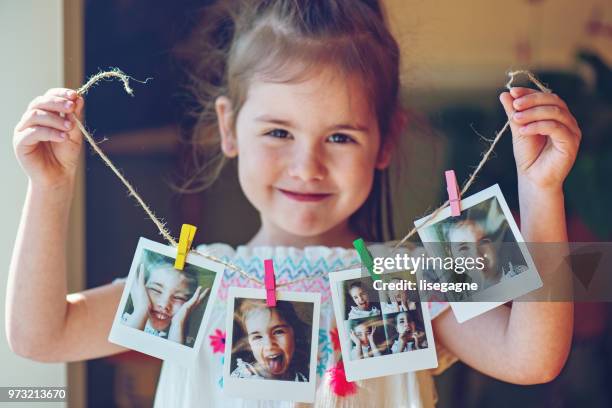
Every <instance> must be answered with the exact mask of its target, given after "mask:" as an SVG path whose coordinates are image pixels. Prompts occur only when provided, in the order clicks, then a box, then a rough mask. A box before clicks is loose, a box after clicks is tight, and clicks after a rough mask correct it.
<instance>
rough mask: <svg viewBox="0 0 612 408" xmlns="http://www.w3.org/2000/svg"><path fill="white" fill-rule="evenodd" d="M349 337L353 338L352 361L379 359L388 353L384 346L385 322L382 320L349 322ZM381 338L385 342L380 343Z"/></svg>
mask: <svg viewBox="0 0 612 408" xmlns="http://www.w3.org/2000/svg"><path fill="white" fill-rule="evenodd" d="M348 326H349V330H350V331H349V335H350V336H351V342H352V345H351V359H352V360H361V359H363V358H369V357H378V356H381V355H383V354H385V353H386V351H387V350H386V346H385V345H384V336H385V334H384V329H383V327H382V326H383V322H382V320H381V319H380V318H377V317H374V318H372V317H371V318H366V319H360V320H349V321H348ZM380 338H382V339H383V341H382V342H381V341H380Z"/></svg>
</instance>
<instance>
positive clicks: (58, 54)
mask: <svg viewBox="0 0 612 408" xmlns="http://www.w3.org/2000/svg"><path fill="white" fill-rule="evenodd" d="M80 4H81V3H80V0H79V1H72V0H67V1H66V9H67V10H68V9H69V10H70V12H66V13H65V7H64V2H63V1H62V0H48V1H36V0H23V1H0V27H1V31H0V50H2V64H1V68H0V89H2V93H3V95H2V100H3V103H2V109H0V135H2V136H1V137H2V141H1V142H0V185H1V186H2V190H3V192H4V194H3V199H2V200H1V201H0V225H2V229H0V259H2V262H3V264H2V265H3V267H0V316H2V325H1V329H0V331H1V335H0V361H1V362H2V367H3V368H4V369H3V370H2V371H1V372H0V386H66V384H67V375H68V369H67V366H66V364H40V363H36V362H32V361H29V360H27V359H23V358H20V357H18V356H16V355H14V354H13V353H12V352H11V351H10V349H9V347H8V344H7V340H6V333H5V326H4V322H5V319H4V312H5V303H4V302H5V292H6V278H7V270H8V265H9V262H10V256H11V252H12V248H13V245H14V240H15V236H16V231H17V226H18V222H19V216H20V213H21V207H22V205H23V200H24V197H25V191H26V184H27V180H26V177H25V175H24V173H23V172H22V171H21V169H20V168H19V165H18V163H17V161H16V160H15V157H14V154H13V148H12V133H13V128H14V126H15V125H16V123H17V122H18V120H19V118H20V117H21V115H22V113H23V112H24V110H25V108H26V106H27V104H28V103H29V101H30V100H31V99H32V98H33V97H35V96H37V95H39V94H41V93H43V92H44V91H45V90H46V89H48V88H51V87H61V86H64V84H65V83H70V82H72V83H74V82H75V81H79V82H80V79H78V77H79V75H80V64H81V62H80V59H81V55H80V54H81V50H80V45H79V44H80V36H81V34H80V32H79V30H80V28H79V27H80V23H81V19H80V16H79V13H75V11H78V10H80ZM65 16H71V19H72V20H71V21H68V22H67V24H66V25H64V19H65ZM75 19H76V20H75ZM75 21H76V22H77V23H78V24H76V31H74V29H75V24H74V22H75ZM65 28H70V30H72V31H73V33H76V35H77V36H78V37H77V41H76V42H75V41H66V42H65V41H64V29H65ZM70 30H68V31H70ZM65 56H70V60H66V61H67V64H65ZM81 196H82V188H81V187H79V189H78V193H77V202H76V203H75V204H76V205H74V210H73V214H72V218H73V220H72V221H73V222H72V224H73V225H72V226H71V241H73V243H74V240H75V239H76V241H77V242H80V241H81V240H82V236H83V233H82V230H83V224H82V222H79V217H80V208H81V207H82V200H81V199H78V197H81ZM75 245H76V244H75ZM77 248H78V247H77ZM81 253H82V251H78V250H77V254H76V256H75V258H74V259H72V262H71V266H70V271H69V274H70V276H71V279H70V282H69V286H70V288H71V289H73V290H74V289H77V288H79V287H81V286H80V282H81V281H80V279H79V277H80V276H81V275H82V266H81V265H82V261H83V257H82V255H81ZM8 367H10V368H9V369H7V368H8ZM78 367H79V366H78V365H76V366H74V367H71V371H74V370H75V369H77V370H78ZM77 383H78V382H77ZM71 391H73V394H74V395H73V396H72V397H71V402H72V403H71V405H72V406H82V405H80V404H79V401H80V400H79V398H82V394H81V392H80V387H79V386H78V385H77V386H75V387H74V389H73V388H72V387H71ZM66 405H67V404H64V403H55V404H45V406H46V407H65V406H66ZM0 406H2V403H0ZM11 406H12V405H11Z"/></svg>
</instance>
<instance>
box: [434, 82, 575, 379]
mask: <svg viewBox="0 0 612 408" xmlns="http://www.w3.org/2000/svg"><path fill="white" fill-rule="evenodd" d="M500 99H501V101H502V104H503V105H504V108H505V110H506V113H507V114H508V117H509V118H510V119H511V128H512V138H513V148H514V156H515V159H516V163H517V172H518V180H519V184H518V186H519V197H520V210H521V226H522V228H521V231H522V233H523V236H524V238H525V240H526V241H527V242H548V243H558V244H556V246H557V251H555V250H551V251H550V254H549V255H547V254H546V253H545V252H546V251H544V250H543V249H542V250H539V251H537V253H535V254H533V255H534V261H535V263H536V265H537V266H538V271H539V272H540V274H541V277H542V280H543V281H544V282H545V284H546V282H555V281H557V282H559V281H564V282H570V279H571V276H570V273H569V271H567V270H561V271H555V270H554V269H556V268H551V267H550V265H551V264H553V262H555V263H556V264H560V263H561V259H559V258H560V256H559V255H560V253H559V252H560V251H559V250H558V247H559V246H560V245H559V243H560V244H562V243H564V242H567V232H566V224H565V208H564V202H563V189H562V184H563V180H564V179H565V177H566V175H567V173H568V172H569V170H570V168H571V166H572V165H573V162H574V160H575V157H576V153H577V151H578V145H579V142H580V138H581V133H580V129H579V128H578V125H577V124H576V121H575V119H574V118H573V116H572V115H571V114H570V113H569V111H568V109H567V106H566V105H565V103H564V102H563V101H562V100H561V99H560V98H559V97H557V96H556V95H554V94H544V93H541V92H535V91H533V90H529V89H526V88H513V89H512V91H511V92H510V93H508V92H504V93H503V94H502V95H501V97H500ZM517 111H520V112H521V115H514V114H515V112H517ZM552 246H555V245H554V244H551V247H552ZM555 252H556V254H555ZM432 323H433V326H434V330H435V331H436V336H437V341H439V342H440V343H442V344H443V345H444V346H446V347H447V348H448V349H449V350H450V351H451V352H453V353H455V355H456V356H457V357H459V359H461V360H463V361H464V362H465V363H466V364H468V365H470V366H472V367H473V368H475V369H477V370H479V371H481V372H483V373H485V374H487V375H490V376H492V377H495V378H497V379H500V380H503V381H508V382H512V383H516V384H535V383H542V382H547V381H551V380H552V379H554V378H555V377H556V376H557V375H558V374H559V372H560V371H561V369H562V368H563V366H564V364H565V361H566V359H567V355H568V353H569V349H570V345H571V340H572V330H573V303H571V302H532V301H523V302H518V301H517V302H514V303H513V304H512V307H511V308H509V307H506V306H502V307H498V308H496V309H494V310H491V311H489V312H487V313H485V314H483V315H480V316H478V317H476V318H473V319H471V320H469V321H467V322H465V323H463V324H459V323H457V321H456V320H455V318H454V316H453V314H452V313H451V312H450V311H447V312H445V313H443V314H442V315H441V316H440V317H438V318H437V319H435V320H434V321H433V322H432Z"/></svg>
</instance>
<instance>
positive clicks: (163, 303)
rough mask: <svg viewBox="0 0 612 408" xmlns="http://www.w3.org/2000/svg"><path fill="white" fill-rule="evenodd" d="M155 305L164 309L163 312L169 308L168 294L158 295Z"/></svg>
mask: <svg viewBox="0 0 612 408" xmlns="http://www.w3.org/2000/svg"><path fill="white" fill-rule="evenodd" d="M157 307H159V308H160V309H162V310H164V311H165V312H167V311H169V310H170V297H168V296H160V297H159V298H158V299H157Z"/></svg>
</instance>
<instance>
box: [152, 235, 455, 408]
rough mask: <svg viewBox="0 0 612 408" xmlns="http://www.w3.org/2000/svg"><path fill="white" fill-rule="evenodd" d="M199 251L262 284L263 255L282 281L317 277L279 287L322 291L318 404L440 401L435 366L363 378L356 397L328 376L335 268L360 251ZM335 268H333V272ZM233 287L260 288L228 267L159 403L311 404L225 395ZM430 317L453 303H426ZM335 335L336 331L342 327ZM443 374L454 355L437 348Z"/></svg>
mask: <svg viewBox="0 0 612 408" xmlns="http://www.w3.org/2000/svg"><path fill="white" fill-rule="evenodd" d="M198 251H199V252H202V253H208V254H211V255H214V256H216V257H218V258H221V259H223V260H224V261H227V262H231V263H233V264H235V265H237V266H239V267H240V268H242V269H243V270H245V271H247V272H248V273H249V274H251V275H252V276H254V277H256V278H257V279H258V280H260V281H262V282H263V275H264V272H263V260H264V259H269V258H273V259H274V264H275V273H276V280H277V284H278V283H283V282H287V281H295V280H296V279H299V278H303V277H305V276H314V277H315V278H313V279H308V280H304V281H301V282H297V283H296V284H292V285H288V286H284V287H281V288H279V289H278V290H280V291H283V290H286V291H298V292H319V293H320V294H321V317H320V330H319V351H318V361H317V363H316V364H317V369H316V372H317V391H316V397H315V401H316V402H315V405H314V406H315V407H368V408H369V407H374V406H375V407H380V408H383V407H394V408H395V407H411V408H413V407H414V408H420V407H424V408H429V407H433V406H434V405H435V400H436V392H435V386H434V382H433V378H432V371H431V370H424V371H419V372H413V373H406V374H399V375H393V376H388V377H380V378H375V379H369V380H364V381H358V382H357V384H358V391H357V393H356V394H353V395H350V396H347V397H338V396H336V395H335V394H334V393H333V392H331V390H330V388H329V385H328V384H327V382H326V381H325V379H324V376H325V371H326V370H328V369H329V368H331V367H333V366H334V365H335V364H336V361H335V356H336V355H338V353H334V350H333V344H332V340H331V338H330V331H333V332H336V331H335V327H336V325H335V319H334V313H333V306H332V301H331V294H330V287H329V280H328V277H327V274H328V273H329V271H333V270H337V269H343V268H346V267H348V266H350V265H353V264H355V263H357V262H358V259H359V258H358V256H357V253H356V251H355V250H352V249H344V248H328V247H322V246H316V247H307V248H304V249H297V248H291V247H253V248H251V247H246V246H239V247H238V248H237V249H236V250H234V249H233V248H232V247H230V246H229V245H226V244H213V245H201V246H199V247H198ZM332 273H333V272H332ZM230 286H238V287H255V284H254V283H253V282H251V281H249V280H247V279H245V278H244V277H243V276H242V275H240V274H239V273H238V272H235V271H233V270H231V269H226V270H225V272H224V276H223V279H222V282H221V285H220V287H219V293H218V294H217V300H216V302H215V304H214V305H212V307H213V311H212V313H211V315H210V316H211V319H210V322H209V324H208V325H207V327H206V329H205V338H204V342H203V343H202V350H201V351H200V355H199V358H198V360H197V361H194V362H193V365H192V366H191V367H188V368H186V367H184V366H182V365H180V364H178V363H173V362H171V361H165V362H164V363H163V366H162V370H161V374H160V378H159V382H158V386H157V392H156V396H155V408H168V407H181V408H194V407H223V408H225V407H275V408H280V407H296V406H310V405H309V404H299V403H293V402H288V401H265V400H248V399H239V398H232V397H228V396H227V395H225V394H224V393H223V379H222V376H223V370H222V369H223V353H222V352H221V351H220V349H222V348H224V346H223V341H224V335H225V330H226V327H225V318H226V315H225V314H226V299H227V292H228V288H229V287H230ZM428 306H429V308H430V312H431V316H432V318H433V317H435V316H437V315H439V314H440V312H442V311H443V310H444V309H445V308H446V306H447V304H445V303H430V304H428ZM336 333H337V332H336ZM437 351H438V362H439V367H438V369H437V370H436V372H440V371H442V370H443V369H445V368H446V367H448V366H449V365H450V364H452V363H453V362H454V361H455V360H456V359H454V358H453V356H452V355H450V354H449V353H448V352H445V351H444V350H441V349H440V347H439V346H438V350H437Z"/></svg>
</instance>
